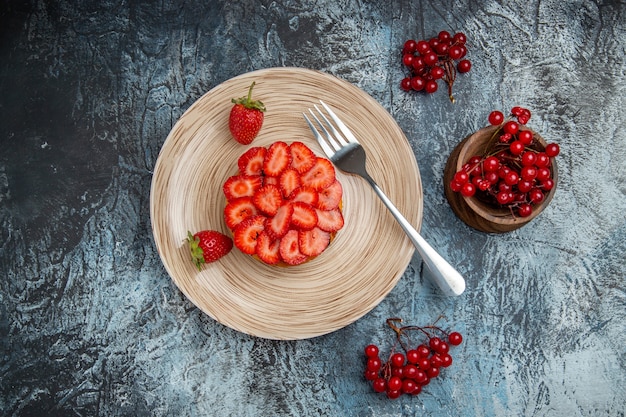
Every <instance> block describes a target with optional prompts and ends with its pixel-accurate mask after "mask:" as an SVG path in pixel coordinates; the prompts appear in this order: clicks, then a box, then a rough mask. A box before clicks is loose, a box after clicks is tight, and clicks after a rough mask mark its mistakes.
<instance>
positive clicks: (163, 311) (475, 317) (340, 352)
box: [0, 0, 626, 417]
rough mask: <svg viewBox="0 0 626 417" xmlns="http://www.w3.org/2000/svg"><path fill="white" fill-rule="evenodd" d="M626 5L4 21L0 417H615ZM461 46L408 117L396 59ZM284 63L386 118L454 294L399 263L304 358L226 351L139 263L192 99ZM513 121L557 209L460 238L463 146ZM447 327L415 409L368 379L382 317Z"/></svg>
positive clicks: (298, 6)
mask: <svg viewBox="0 0 626 417" xmlns="http://www.w3.org/2000/svg"><path fill="white" fill-rule="evenodd" d="M625 13H626V4H625V3H624V2H623V1H560V0H545V1H536V0H532V1H529V2H527V1H514V2H500V1H467V0H465V1H441V0H434V1H423V2H418V1H413V2H411V1H402V0H391V1H388V0H379V1H358V0H339V1H331V0H320V1H315V2H306V1H296V0H282V1H265V0H264V1H253V0H247V1H211V2H204V1H185V2H182V1H180V2H176V1H167V0H163V1H159V2H149V1H143V2H142V1H102V2H99V1H86V0H78V1H74V2H70V1H10V0H2V1H1V2H0V223H1V228H0V233H1V235H0V271H2V272H1V274H2V280H1V281H0V414H1V415H7V416H110V415H118V416H148V415H154V416H183V415H184V416H198V415H218V416H247V415H250V416H259V415H268V416H269V415H272V416H340V415H345V416H391V415H407V416H408V415H432V416H568V417H574V416H624V415H625V405H624V404H626V382H625V380H626V348H625V346H626V332H625V329H626V326H625V324H626V293H625V290H626V285H625V284H624V275H625V273H626V260H625V259H626V218H625V217H626V216H625V214H624V213H626V163H625V162H624V160H626V131H625V126H624V118H625V115H626V114H625V113H626V111H625V110H624V109H625V107H626V106H625V105H626V103H625V102H624V97H625V90H626V80H625V77H624V68H625V58H624V56H625V45H626V34H625V28H626V16H625ZM442 29H447V30H450V31H458V30H462V31H464V32H465V33H467V35H468V37H469V45H470V52H469V58H470V59H471V60H472V62H473V68H472V71H471V72H470V73H469V74H466V75H462V76H459V79H458V80H457V83H456V84H455V95H456V98H457V103H456V104H451V103H450V102H449V101H448V99H447V97H446V94H444V93H443V92H442V91H440V92H438V93H436V94H435V95H433V96H425V95H421V94H420V95H411V94H405V93H404V92H402V91H401V90H400V89H399V81H400V79H401V78H402V76H403V73H402V68H401V66H400V64H399V55H398V53H399V48H400V47H401V45H402V44H403V43H404V41H405V40H406V39H408V38H424V37H431V36H433V35H435V34H436V33H437V32H438V31H440V30H442ZM275 66H299V67H307V68H313V69H318V70H322V71H325V72H328V73H331V74H333V75H336V76H338V77H340V78H343V79H345V80H348V81H350V82H352V83H354V84H355V85H357V86H359V87H361V88H362V89H363V90H365V91H366V92H368V93H369V94H371V95H372V96H373V97H374V98H376V99H377V100H378V101H379V102H380V103H382V104H383V106H384V107H385V108H387V109H388V110H389V112H390V113H391V114H392V115H393V116H394V117H395V118H396V120H397V121H398V123H399V124H400V126H401V127H402V128H403V130H404V131H405V133H406V135H407V137H408V138H409V141H410V143H411V145H412V147H413V149H414V151H415V156H416V158H417V161H418V164H419V166H420V170H421V174H422V181H423V186H424V209H425V216H424V222H423V226H422V232H423V233H424V235H425V236H426V237H427V239H428V240H429V241H430V242H431V243H432V244H433V246H435V247H437V248H438V249H439V250H440V251H441V252H442V254H444V256H445V257H447V258H448V259H449V260H450V261H451V262H452V263H453V264H455V265H458V267H459V269H460V271H461V272H462V273H463V274H464V275H465V276H466V278H467V284H468V289H467V291H466V293H465V294H464V295H463V296H461V297H460V298H454V299H452V298H446V297H443V296H441V295H440V294H439V293H438V292H437V290H436V289H434V288H433V287H432V286H431V284H430V283H429V281H428V279H427V278H425V277H424V276H423V273H422V263H421V261H420V259H419V258H418V257H417V256H416V257H414V259H413V261H412V262H411V264H410V266H409V267H408V269H407V270H406V273H405V274H404V276H403V278H402V279H401V281H400V283H399V285H398V286H397V287H396V288H395V289H394V290H393V291H392V292H391V293H390V294H389V296H388V297H387V298H386V299H385V300H384V301H383V302H382V303H381V304H380V305H379V306H378V307H376V308H375V309H374V310H372V311H371V312H370V313H369V314H367V315H366V316H365V317H363V318H362V319H360V320H358V321H357V322H356V323H354V324H352V325H350V326H348V327H346V328H344V329H342V330H339V331H337V332H334V333H332V334H329V335H326V336H322V337H318V338H314V339H311V340H303V341H294V342H277V341H268V340H263V339H256V338H253V337H249V336H247V335H244V334H240V333H237V332H235V331H233V330H231V329H229V328H227V327H224V326H222V325H220V324H219V323H216V322H214V321H213V320H212V319H210V318H208V317H207V316H205V315H203V314H202V313H201V312H200V311H199V310H198V309H196V308H195V307H194V306H193V305H192V304H191V303H190V302H188V301H187V300H186V299H185V298H184V297H183V296H182V295H181V293H180V292H179V291H178V289H177V288H176V287H175V286H174V285H173V283H172V282H171V280H170V279H169V277H168V276H167V274H166V272H165V270H164V268H163V267H162V264H161V262H160V259H159V257H158V254H157V253H156V250H155V248H154V244H153V240H152V234H151V229H150V218H149V208H148V201H149V195H150V181H151V170H152V168H153V166H154V163H155V161H156V158H157V155H158V152H159V149H160V147H161V145H162V144H163V142H164V140H165V138H166V136H167V134H168V132H169V130H170V129H171V127H172V126H173V124H174V123H175V121H176V120H177V119H178V118H179V117H180V116H181V114H182V113H183V112H184V111H185V110H186V109H187V108H188V107H189V106H190V105H191V104H192V103H193V102H194V101H195V100H196V99H198V98H199V97H200V96H201V95H202V94H203V93H205V92H206V91H208V90H209V89H211V88H212V87H214V86H215V85H217V84H219V83H220V82H222V81H224V80H227V79H229V78H231V77H233V76H236V75H238V74H241V73H244V72H247V71H250V70H254V69H260V68H268V67H275ZM514 105H523V106H526V107H528V108H530V109H531V110H532V111H533V119H531V123H530V125H531V127H533V128H534V129H535V130H537V131H539V132H540V133H541V134H542V135H543V136H544V137H545V138H546V139H548V140H549V141H556V142H559V143H560V145H561V149H562V155H561V156H560V157H559V170H560V178H561V181H560V183H559V189H558V191H557V194H556V196H555V198H554V200H553V202H552V204H551V205H550V207H549V208H548V209H547V210H546V211H545V212H544V213H543V214H542V215H541V216H540V217H539V218H538V219H537V220H535V221H534V222H533V223H531V224H530V225H528V226H526V227H524V228H522V229H520V230H518V231H515V232H512V233H509V234H505V235H487V234H483V233H480V232H476V231H474V230H472V229H470V228H468V227H467V226H465V225H464V224H463V223H461V222H460V221H459V220H457V219H456V217H455V216H454V214H453V213H452V211H451V210H450V208H449V206H448V204H447V202H446V200H445V198H444V195H443V187H442V175H443V174H442V172H443V167H444V164H445V161H446V158H447V156H448V154H449V153H450V151H451V150H452V148H453V147H454V146H455V144H456V143H457V142H458V141H459V140H460V139H462V138H463V137H464V136H466V135H467V134H469V133H470V132H472V131H474V130H476V129H477V128H479V127H482V126H484V125H485V124H486V118H487V115H488V113H489V111H490V110H493V109H501V110H507V109H510V107H512V106H514ZM439 315H445V319H442V321H440V324H442V325H443V326H444V327H447V328H454V329H458V330H460V331H461V332H463V334H464V335H465V340H466V341H465V342H464V344H463V345H461V347H459V348H457V349H456V350H455V352H454V358H455V363H454V365H453V366H452V367H451V368H448V369H446V370H445V372H444V374H445V376H444V377H442V378H438V380H436V381H434V382H433V383H431V384H430V385H429V386H428V387H427V389H426V390H425V392H424V393H423V394H420V396H419V397H417V398H405V397H403V398H401V399H399V400H396V401H390V400H387V399H386V398H384V396H381V395H377V394H374V393H373V392H372V391H371V389H370V388H369V387H368V386H367V385H366V383H365V382H364V381H363V379H362V368H363V360H362V353H361V352H362V348H363V346H365V345H366V344H368V343H369V342H375V343H379V344H381V345H382V346H388V345H389V343H390V342H391V338H392V334H391V332H390V331H389V330H388V329H386V328H385V325H384V320H385V319H386V318H387V317H390V316H400V317H403V318H404V319H405V320H406V321H407V322H411V323H414V324H428V323H430V322H432V321H433V320H435V319H436V318H437V317H438V316H439Z"/></svg>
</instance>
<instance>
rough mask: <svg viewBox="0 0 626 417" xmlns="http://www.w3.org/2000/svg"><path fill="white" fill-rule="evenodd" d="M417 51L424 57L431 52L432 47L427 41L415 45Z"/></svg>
mask: <svg viewBox="0 0 626 417" xmlns="http://www.w3.org/2000/svg"><path fill="white" fill-rule="evenodd" d="M415 49H416V50H417V52H419V54H420V55H422V56H424V55H426V54H427V53H428V52H430V51H431V48H430V45H429V44H428V42H426V41H423V40H422V41H418V42H417V45H415Z"/></svg>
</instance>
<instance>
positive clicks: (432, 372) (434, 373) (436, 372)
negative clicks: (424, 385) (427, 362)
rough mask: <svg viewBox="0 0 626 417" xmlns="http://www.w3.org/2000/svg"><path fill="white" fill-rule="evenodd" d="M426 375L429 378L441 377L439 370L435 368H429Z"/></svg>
mask: <svg viewBox="0 0 626 417" xmlns="http://www.w3.org/2000/svg"><path fill="white" fill-rule="evenodd" d="M426 375H428V377H429V378H436V377H438V376H439V368H435V367H432V368H429V369H428V370H427V371H426Z"/></svg>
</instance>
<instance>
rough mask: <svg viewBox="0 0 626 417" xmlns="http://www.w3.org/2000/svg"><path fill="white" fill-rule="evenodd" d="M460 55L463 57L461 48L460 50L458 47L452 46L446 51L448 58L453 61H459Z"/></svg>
mask: <svg viewBox="0 0 626 417" xmlns="http://www.w3.org/2000/svg"><path fill="white" fill-rule="evenodd" d="M462 55H463V48H461V47H460V46H459V45H452V46H451V47H450V48H449V49H448V56H449V57H450V58H452V59H453V60H455V61H456V60H457V59H460V58H461V56H462Z"/></svg>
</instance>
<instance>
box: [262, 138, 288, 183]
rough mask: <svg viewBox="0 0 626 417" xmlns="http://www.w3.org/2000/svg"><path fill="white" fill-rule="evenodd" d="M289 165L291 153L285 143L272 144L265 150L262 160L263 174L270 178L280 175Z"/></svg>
mask: <svg viewBox="0 0 626 417" xmlns="http://www.w3.org/2000/svg"><path fill="white" fill-rule="evenodd" d="M290 164H291V152H289V145H287V144H286V143H285V142H281V141H278V142H274V143H272V144H271V145H270V147H269V148H268V149H267V153H266V154H265V159H264V160H263V172H264V173H265V175H268V176H270V177H276V176H278V175H280V174H281V173H282V172H283V171H284V170H285V169H287V167H288V166H289V165H290Z"/></svg>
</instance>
